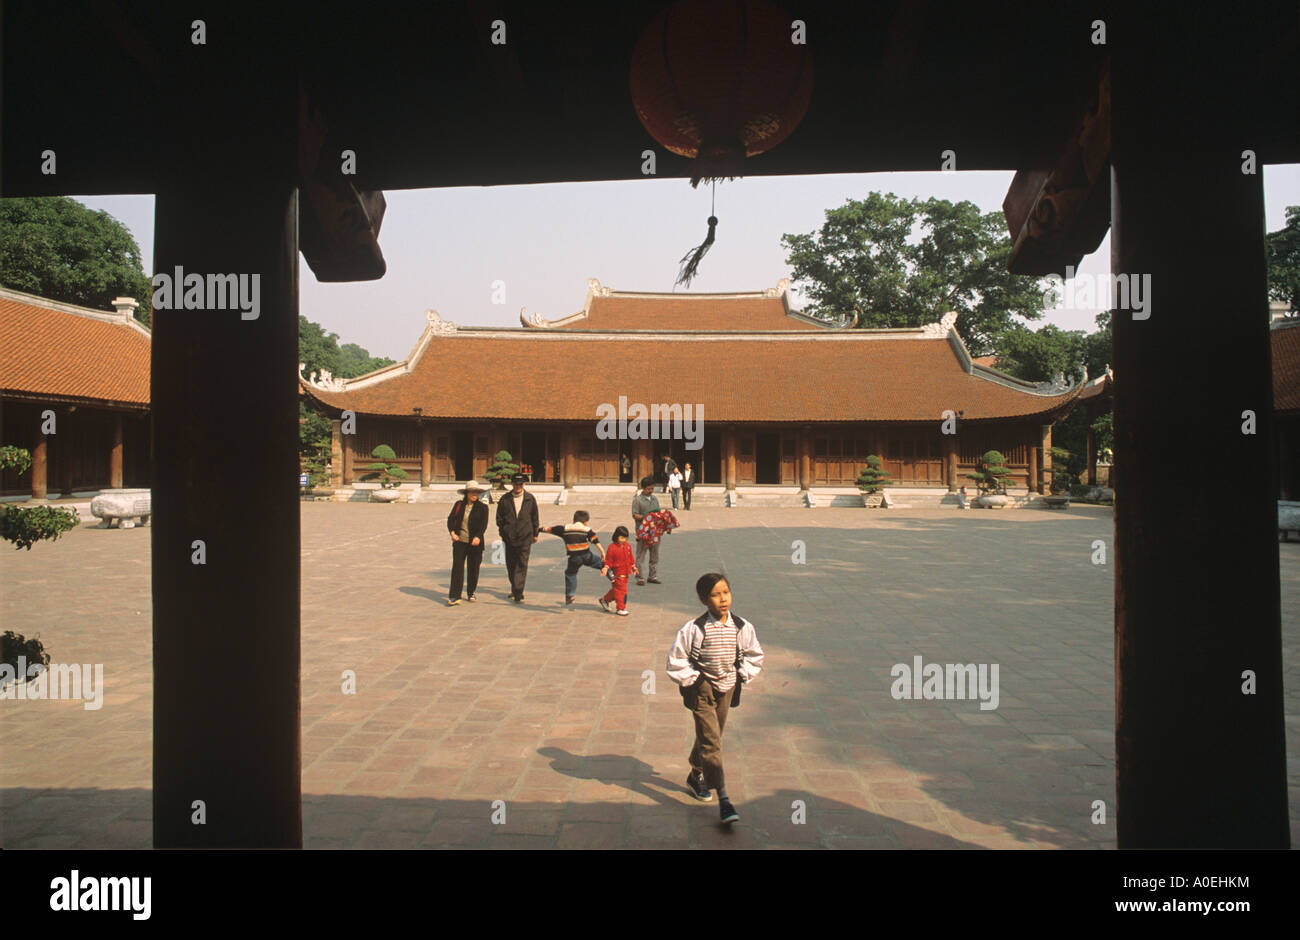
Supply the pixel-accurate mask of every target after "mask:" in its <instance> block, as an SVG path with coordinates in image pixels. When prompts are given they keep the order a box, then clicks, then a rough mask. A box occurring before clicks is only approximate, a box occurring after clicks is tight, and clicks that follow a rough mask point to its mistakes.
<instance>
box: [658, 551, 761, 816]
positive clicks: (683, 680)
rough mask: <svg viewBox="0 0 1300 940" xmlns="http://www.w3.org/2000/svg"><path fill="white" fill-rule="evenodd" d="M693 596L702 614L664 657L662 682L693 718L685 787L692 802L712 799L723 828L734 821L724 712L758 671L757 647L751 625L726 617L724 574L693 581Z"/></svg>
mask: <svg viewBox="0 0 1300 940" xmlns="http://www.w3.org/2000/svg"><path fill="white" fill-rule="evenodd" d="M695 593H696V595H698V596H699V599H700V602H701V603H702V604H704V605H705V606H706V607H707V608H708V610H706V611H705V612H704V613H703V614H701V615H700V616H699V617H696V618H695V619H694V620H688V621H687V622H686V624H685V626H683V627H682V628H681V629H680V630H678V631H677V638H676V640H674V642H673V648H672V649H671V650H670V651H669V653H668V677H669V678H670V679H672V680H673V681H674V682H676V683H677V684H678V685H679V686H680V687H681V693H682V703H683V704H684V705H685V706H686V707H687V708H688V709H690V711H691V713H692V715H693V716H694V718H695V747H693V748H692V749H691V754H690V757H689V758H688V760H689V761H690V765H691V773H690V775H689V776H688V777H687V778H686V786H687V787H688V788H689V789H690V791H691V795H692V796H694V797H695V798H696V799H697V800H700V801H701V802H705V803H707V802H708V801H710V800H712V799H713V795H712V793H710V792H709V791H710V790H717V791H718V810H719V814H720V815H721V817H722V821H723V822H724V823H733V822H735V821H736V820H737V819H739V818H740V814H739V813H737V812H736V808H735V807H734V806H732V805H731V800H730V799H728V797H727V785H726V781H725V779H724V777H723V772H722V729H723V728H725V727H726V724H727V713H728V711H729V710H730V709H731V708H732V706H734V705H738V704H739V703H740V686H741V683H745V682H751V681H753V679H754V678H755V677H756V676H757V675H758V674H759V672H760V671H762V668H763V647H761V646H759V645H758V635H757V634H756V633H755V632H754V624H753V623H751V622H750V621H747V620H744V619H743V618H741V617H740V615H739V614H733V613H732V612H731V584H730V582H728V581H727V578H726V576H725V575H721V574H717V573H713V572H711V573H709V574H706V575H703V576H701V577H700V579H699V581H697V582H695Z"/></svg>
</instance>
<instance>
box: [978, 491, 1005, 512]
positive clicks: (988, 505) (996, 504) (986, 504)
mask: <svg viewBox="0 0 1300 940" xmlns="http://www.w3.org/2000/svg"><path fill="white" fill-rule="evenodd" d="M1010 504H1011V497H1010V496H1003V495H1002V494H1001V493H992V494H989V495H986V496H980V497H977V498H976V499H975V502H973V503H972V504H971V505H972V506H974V507H976V508H977V509H1005V508H1006V507H1007V506H1009V505H1010Z"/></svg>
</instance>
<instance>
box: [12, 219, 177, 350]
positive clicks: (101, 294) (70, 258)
mask: <svg viewBox="0 0 1300 940" xmlns="http://www.w3.org/2000/svg"><path fill="white" fill-rule="evenodd" d="M152 283H153V282H152V281H151V279H150V278H149V277H148V276H146V274H145V273H144V266H143V264H142V263H141V261H140V246H139V245H137V244H136V242H135V238H134V237H132V235H131V233H130V231H128V230H127V228H126V226H124V225H123V224H122V223H121V222H119V221H117V219H115V218H113V217H112V216H111V215H109V214H108V213H107V212H104V211H103V210H100V211H98V212H96V211H94V210H92V209H87V208H86V207H85V206H83V205H82V204H81V203H79V202H77V201H76V200H74V199H69V198H67V197H66V196H59V197H55V198H48V197H46V198H34V197H26V198H21V199H0V284H3V285H4V286H5V287H8V288H10V289H12V290H20V291H25V292H26V293H29V294H39V295H40V296H41V297H48V298H49V299H51V300H58V301H61V302H63V303H69V304H77V305H79V306H82V307H90V308H92V309H95V310H111V309H113V298H115V297H133V298H135V300H136V301H137V302H138V303H139V304H140V306H139V307H137V308H136V311H135V315H136V319H138V320H140V322H142V323H144V324H145V325H146V326H147V325H148V324H149V323H150V322H151V316H150V313H151V301H152V299H153V287H152Z"/></svg>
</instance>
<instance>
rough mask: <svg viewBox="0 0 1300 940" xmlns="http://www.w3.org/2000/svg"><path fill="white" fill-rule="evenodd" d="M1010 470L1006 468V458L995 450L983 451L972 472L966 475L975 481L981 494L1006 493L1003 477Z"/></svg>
mask: <svg viewBox="0 0 1300 940" xmlns="http://www.w3.org/2000/svg"><path fill="white" fill-rule="evenodd" d="M1010 472H1011V471H1010V470H1009V469H1007V458H1005V457H1003V456H1002V454H1000V453H999V452H998V451H996V450H990V451H985V452H984V456H982V457H981V458H980V462H979V466H978V467H977V468H976V469H975V472H974V473H968V474H966V476H967V477H968V478H970V479H972V480H974V481H975V484H976V486H978V487H979V491H980V495H981V496H991V495H993V494H995V493H1006V491H1007V486H1006V482H1005V481H1004V477H1006V475H1007V474H1008V473H1010Z"/></svg>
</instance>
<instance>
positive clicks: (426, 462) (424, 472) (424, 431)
mask: <svg viewBox="0 0 1300 940" xmlns="http://www.w3.org/2000/svg"><path fill="white" fill-rule="evenodd" d="M432 479H433V429H432V428H431V427H429V426H428V425H427V424H425V425H422V426H421V427H420V485H421V486H428V485H429V483H430V481H431V480H432Z"/></svg>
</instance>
